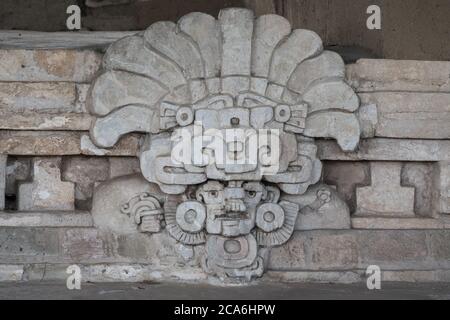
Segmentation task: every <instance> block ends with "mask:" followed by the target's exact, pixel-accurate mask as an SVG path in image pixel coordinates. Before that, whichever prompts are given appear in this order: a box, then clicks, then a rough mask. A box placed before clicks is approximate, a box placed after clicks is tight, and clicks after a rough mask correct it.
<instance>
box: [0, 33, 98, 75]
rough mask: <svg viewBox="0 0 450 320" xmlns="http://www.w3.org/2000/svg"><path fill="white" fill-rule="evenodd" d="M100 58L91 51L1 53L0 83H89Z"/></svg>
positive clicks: (18, 51)
mask: <svg viewBox="0 0 450 320" xmlns="http://www.w3.org/2000/svg"><path fill="white" fill-rule="evenodd" d="M65 36H66V37H67V36H68V35H67V33H65ZM66 41H67V39H66ZM2 45H3V43H2ZM101 57H102V56H101V54H99V53H96V52H95V51H90V50H81V51H75V50H21V49H18V50H13V49H11V50H0V81H23V82H39V81H68V82H90V81H91V80H92V78H93V76H94V74H95V73H96V72H97V71H98V69H99V67H100V63H101Z"/></svg>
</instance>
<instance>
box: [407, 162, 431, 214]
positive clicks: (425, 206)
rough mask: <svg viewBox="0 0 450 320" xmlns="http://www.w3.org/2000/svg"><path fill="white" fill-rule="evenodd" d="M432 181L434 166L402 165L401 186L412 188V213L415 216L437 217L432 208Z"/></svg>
mask: <svg viewBox="0 0 450 320" xmlns="http://www.w3.org/2000/svg"><path fill="white" fill-rule="evenodd" d="M434 179H435V173H434V166H433V165H432V164H430V163H417V162H408V163H405V164H404V165H403V169H402V173H401V184H402V186H405V187H413V188H414V190H415V197H414V213H415V214H416V215H417V216H420V217H437V212H435V208H433V201H434V191H433V183H434Z"/></svg>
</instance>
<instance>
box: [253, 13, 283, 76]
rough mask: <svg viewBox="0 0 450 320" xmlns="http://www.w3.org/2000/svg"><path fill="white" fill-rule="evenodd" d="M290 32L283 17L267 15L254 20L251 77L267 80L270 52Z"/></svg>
mask: <svg viewBox="0 0 450 320" xmlns="http://www.w3.org/2000/svg"><path fill="white" fill-rule="evenodd" d="M290 32H291V24H290V23H289V21H288V20H286V19H285V18H284V17H281V16H278V15H274V14H268V15H264V16H261V17H258V18H257V19H256V21H255V29H254V35H253V44H252V61H251V64H252V73H253V75H255V76H257V77H263V78H267V76H268V75H269V68H270V59H271V58H272V52H273V50H274V49H275V47H276V46H277V45H278V43H279V42H280V41H281V40H282V39H283V38H284V37H286V36H287V35H288V34H289V33H290Z"/></svg>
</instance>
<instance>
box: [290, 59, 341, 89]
mask: <svg viewBox="0 0 450 320" xmlns="http://www.w3.org/2000/svg"><path fill="white" fill-rule="evenodd" d="M344 76H345V65H344V61H343V60H342V58H341V57H340V56H339V55H338V54H337V53H335V52H332V51H324V52H323V53H322V54H321V55H319V56H317V57H315V58H312V59H308V60H306V61H303V62H302V63H300V64H299V65H298V66H297V67H296V69H295V70H294V73H293V74H292V75H291V78H290V79H289V82H288V88H289V89H290V90H292V91H295V92H297V93H300V94H303V93H304V92H305V91H306V90H307V89H308V88H309V87H310V86H313V85H314V82H315V81H317V79H323V78H329V77H330V78H333V79H334V80H336V79H344Z"/></svg>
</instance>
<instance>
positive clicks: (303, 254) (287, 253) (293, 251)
mask: <svg viewBox="0 0 450 320" xmlns="http://www.w3.org/2000/svg"><path fill="white" fill-rule="evenodd" d="M308 246H309V239H308V238H307V237H306V236H304V235H302V234H301V233H299V232H296V233H294V235H293V236H292V239H291V240H290V241H289V242H288V243H286V244H285V245H284V246H281V247H275V248H272V249H271V250H270V260H269V262H268V269H270V270H282V269H285V268H288V269H307V264H306V263H307V251H306V250H308Z"/></svg>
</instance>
